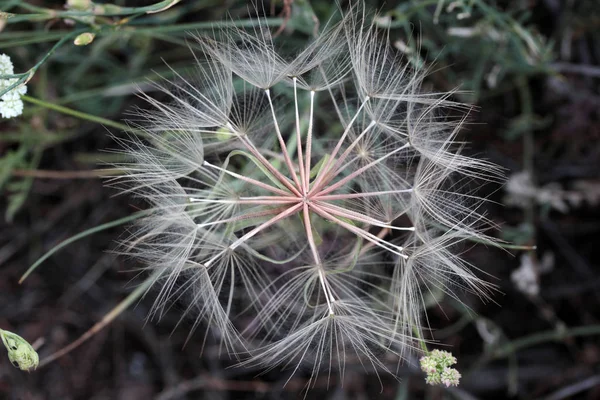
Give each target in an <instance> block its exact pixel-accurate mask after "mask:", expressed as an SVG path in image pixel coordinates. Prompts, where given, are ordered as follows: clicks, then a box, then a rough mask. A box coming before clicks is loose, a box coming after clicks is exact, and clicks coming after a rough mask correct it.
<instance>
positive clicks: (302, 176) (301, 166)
mask: <svg viewBox="0 0 600 400" xmlns="http://www.w3.org/2000/svg"><path fill="white" fill-rule="evenodd" d="M297 80H298V79H297V78H296V77H294V106H295V108H296V141H297V144H296V147H297V148H298V169H299V170H300V181H301V182H300V183H301V186H302V194H304V195H306V193H307V192H308V182H307V180H306V171H305V170H304V157H303V155H302V135H301V134H300V114H299V112H298V88H297V86H298V85H297Z"/></svg>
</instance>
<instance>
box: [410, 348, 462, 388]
mask: <svg viewBox="0 0 600 400" xmlns="http://www.w3.org/2000/svg"><path fill="white" fill-rule="evenodd" d="M420 363H421V370H422V371H423V372H425V373H426V374H427V377H426V378H425V382H427V383H428V384H429V385H446V387H450V386H458V382H459V380H460V377H461V375H460V372H458V371H457V370H456V369H454V368H450V366H451V365H454V364H456V357H454V356H453V355H452V353H449V352H447V351H443V350H433V351H431V352H430V353H429V354H428V355H426V356H423V357H421V360H420Z"/></svg>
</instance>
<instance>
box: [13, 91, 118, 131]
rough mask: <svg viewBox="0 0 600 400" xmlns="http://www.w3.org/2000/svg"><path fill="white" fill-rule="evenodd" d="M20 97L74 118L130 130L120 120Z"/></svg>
mask: <svg viewBox="0 0 600 400" xmlns="http://www.w3.org/2000/svg"><path fill="white" fill-rule="evenodd" d="M21 98H22V99H23V100H25V101H27V102H29V103H32V104H35V105H38V106H41V107H45V108H48V109H50V110H54V111H58V112H60V113H63V114H67V115H71V116H73V117H76V118H80V119H83V120H87V121H91V122H97V123H99V124H102V125H105V126H110V127H112V128H116V129H120V130H124V131H128V130H130V128H129V127H128V126H127V125H125V124H122V123H120V122H115V121H111V120H110V119H106V118H102V117H98V116H96V115H91V114H88V113H84V112H82V111H77V110H73V109H72V108H68V107H64V106H59V105H58V104H53V103H49V102H47V101H44V100H40V99H36V98H35V97H30V96H27V95H23V96H21Z"/></svg>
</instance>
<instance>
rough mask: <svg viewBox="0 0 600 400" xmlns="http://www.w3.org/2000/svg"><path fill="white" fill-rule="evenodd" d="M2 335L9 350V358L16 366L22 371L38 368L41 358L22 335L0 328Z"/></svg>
mask: <svg viewBox="0 0 600 400" xmlns="http://www.w3.org/2000/svg"><path fill="white" fill-rule="evenodd" d="M0 337H1V338H2V343H4V347H6V349H7V350H8V359H9V360H10V362H11V363H12V365H14V366H15V367H17V368H19V369H21V370H22V371H31V370H32V369H36V368H37V366H38V364H39V363H40V358H39V356H38V354H37V352H36V351H35V350H34V349H33V347H32V346H31V345H30V344H29V343H28V342H27V341H26V340H25V339H23V338H22V337H21V336H19V335H17V334H14V333H12V332H8V331H5V330H2V329H0Z"/></svg>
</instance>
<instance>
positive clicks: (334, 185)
mask: <svg viewBox="0 0 600 400" xmlns="http://www.w3.org/2000/svg"><path fill="white" fill-rule="evenodd" d="M407 147H410V144H409V143H407V144H405V145H404V146H401V147H399V148H397V149H396V150H394V151H391V152H389V153H388V154H386V155H385V156H383V157H380V158H378V159H377V160H375V161H372V162H370V163H369V164H367V165H365V166H364V167H361V168H359V169H357V170H356V171H354V172H353V173H351V174H350V175H348V176H347V177H345V178H343V179H341V180H340V181H338V182H337V183H335V184H333V185H331V186H329V187H327V188H325V189H323V190H322V191H321V192H320V193H317V194H316V195H315V196H322V195H324V194H327V193H329V192H333V191H334V190H336V189H338V188H340V187H341V186H343V185H345V184H346V183H348V182H349V181H351V180H352V179H354V178H356V177H357V176H359V175H360V174H362V173H363V172H365V171H366V170H368V169H369V168H372V167H374V166H375V165H377V164H379V163H380V162H382V161H383V160H385V159H387V158H389V157H391V156H393V155H394V154H396V153H398V152H399V151H402V150H404V149H406V148H407ZM339 172H341V171H339V170H338V171H336V173H335V175H337V174H338V173H339Z"/></svg>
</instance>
